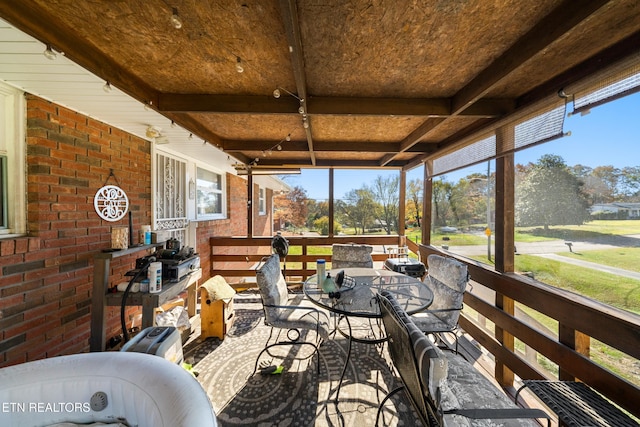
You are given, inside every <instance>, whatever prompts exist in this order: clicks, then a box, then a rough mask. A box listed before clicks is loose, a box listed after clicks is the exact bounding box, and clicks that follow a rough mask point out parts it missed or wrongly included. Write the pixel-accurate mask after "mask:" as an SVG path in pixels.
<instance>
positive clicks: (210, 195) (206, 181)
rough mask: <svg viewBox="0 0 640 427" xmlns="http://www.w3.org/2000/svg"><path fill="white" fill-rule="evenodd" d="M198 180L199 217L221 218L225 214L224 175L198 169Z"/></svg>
mask: <svg viewBox="0 0 640 427" xmlns="http://www.w3.org/2000/svg"><path fill="white" fill-rule="evenodd" d="M196 176H197V180H196V204H197V205H196V208H197V217H198V218H200V219H202V218H207V217H212V216H214V217H219V216H221V215H222V214H223V209H224V208H223V192H222V186H223V183H222V175H220V174H217V173H215V172H211V171H209V170H206V169H201V168H198V170H197V175H196Z"/></svg>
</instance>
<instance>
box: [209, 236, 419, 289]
mask: <svg viewBox="0 0 640 427" xmlns="http://www.w3.org/2000/svg"><path fill="white" fill-rule="evenodd" d="M286 238H287V240H288V241H289V255H287V258H286V263H287V264H288V265H287V266H286V276H287V280H290V281H301V280H306V279H307V278H308V277H309V276H311V275H313V274H315V272H316V270H315V264H314V266H312V267H311V266H310V265H309V264H310V263H315V262H316V260H318V259H320V258H322V259H325V260H326V261H327V262H331V249H330V248H331V245H333V244H334V243H357V244H367V245H372V246H382V247H384V248H387V247H397V246H398V244H399V242H401V240H400V236H397V235H395V236H340V237H302V236H286ZM402 242H404V239H402ZM209 243H210V245H211V256H210V262H211V275H212V276H214V275H216V274H219V275H221V276H224V277H226V278H228V281H230V282H233V281H239V280H240V278H248V280H251V279H252V278H255V274H256V273H255V266H256V264H257V263H259V262H260V260H261V259H262V258H263V257H265V256H267V255H270V254H271V237H252V238H248V237H211V238H210V239H209ZM406 244H407V246H409V249H410V250H412V251H413V252H414V253H417V251H418V245H417V244H415V243H413V242H410V241H407V242H406ZM297 246H299V247H301V251H300V252H301V254H300V255H293V254H292V252H293V251H292V250H293V248H295V247H297ZM312 246H313V247H326V248H327V249H328V250H327V254H326V255H313V254H309V250H308V249H309V248H310V247H312ZM372 257H373V260H374V261H384V260H385V259H387V258H388V257H389V255H388V254H386V253H381V252H374V253H373V254H372ZM298 264H300V265H301V267H299V268H298V267H296V268H290V267H291V266H292V265H298ZM232 278H237V279H236V280H234V279H232ZM229 279H230V280H229Z"/></svg>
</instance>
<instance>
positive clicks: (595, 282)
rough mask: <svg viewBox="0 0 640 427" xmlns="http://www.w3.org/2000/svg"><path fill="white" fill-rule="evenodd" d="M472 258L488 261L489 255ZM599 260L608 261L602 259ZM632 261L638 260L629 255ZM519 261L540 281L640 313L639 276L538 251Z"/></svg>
mask: <svg viewBox="0 0 640 427" xmlns="http://www.w3.org/2000/svg"><path fill="white" fill-rule="evenodd" d="M598 252H599V251H598ZM472 258H473V259H475V260H477V261H480V262H483V263H485V264H486V263H487V258H486V257H485V256H475V257H472ZM636 260H637V258H636ZM597 262H599V263H600V264H606V263H604V262H602V261H597ZM628 262H629V263H633V262H634V261H633V260H631V259H629V260H628ZM515 263H516V265H515V270H516V271H517V272H531V273H532V274H533V276H534V277H535V279H536V280H538V281H540V282H544V283H547V284H549V285H551V286H555V287H557V288H560V289H566V290H568V291H572V292H575V293H578V294H580V295H584V296H586V297H589V298H592V299H595V300H598V301H601V302H604V303H606V304H609V305H612V306H614V307H618V308H620V309H623V310H627V311H632V312H634V313H638V314H640V281H638V280H634V279H630V278H626V277H620V276H616V275H613V274H609V273H605V272H602V271H597V270H591V269H586V268H582V267H579V266H577V265H571V264H567V263H563V262H560V261H555V260H550V259H546V258H541V257H537V256H535V255H518V256H516V259H515ZM607 265H608V264H607ZM620 268H626V269H628V268H627V265H626V264H624V265H620ZM636 268H637V266H636Z"/></svg>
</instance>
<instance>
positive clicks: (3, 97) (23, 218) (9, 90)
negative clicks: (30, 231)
mask: <svg viewBox="0 0 640 427" xmlns="http://www.w3.org/2000/svg"><path fill="white" fill-rule="evenodd" d="M0 120H1V123H2V124H1V125H0V156H2V157H5V158H6V162H5V165H6V171H5V174H4V176H3V177H2V180H0V182H1V181H4V180H5V179H6V182H5V184H6V185H5V187H4V190H5V193H4V195H5V196H4V200H2V206H1V207H0V208H2V209H5V207H6V210H5V215H6V224H0V238H9V237H16V236H19V235H24V234H26V232H27V198H26V179H25V176H26V170H25V168H26V156H25V152H26V138H25V127H26V102H25V99H24V93H23V92H22V91H20V90H18V89H16V88H14V87H12V86H9V85H6V84H4V83H2V82H0Z"/></svg>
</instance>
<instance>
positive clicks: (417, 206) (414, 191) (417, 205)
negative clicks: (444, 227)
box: [407, 178, 423, 227]
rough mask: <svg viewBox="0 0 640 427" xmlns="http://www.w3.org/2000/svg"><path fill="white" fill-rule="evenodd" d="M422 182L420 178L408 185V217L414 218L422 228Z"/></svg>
mask: <svg viewBox="0 0 640 427" xmlns="http://www.w3.org/2000/svg"><path fill="white" fill-rule="evenodd" d="M422 192H423V190H422V180H421V179H419V178H416V179H412V180H411V181H409V183H408V184H407V196H408V197H409V200H408V202H407V215H408V216H409V217H411V216H413V217H414V218H415V220H416V225H417V226H418V227H420V218H421V217H422Z"/></svg>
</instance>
